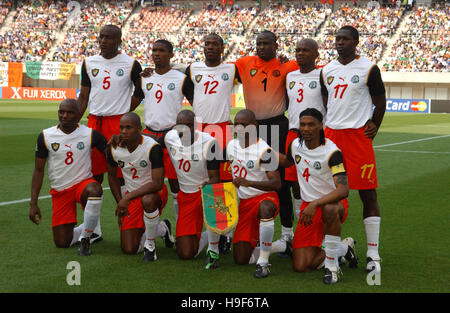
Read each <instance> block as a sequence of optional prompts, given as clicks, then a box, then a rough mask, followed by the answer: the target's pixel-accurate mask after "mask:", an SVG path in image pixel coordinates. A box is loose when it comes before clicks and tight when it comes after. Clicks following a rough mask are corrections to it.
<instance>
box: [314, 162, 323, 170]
mask: <svg viewBox="0 0 450 313" xmlns="http://www.w3.org/2000/svg"><path fill="white" fill-rule="evenodd" d="M313 166H314V168H315V169H316V170H320V169H321V168H322V166H321V165H320V162H319V161H316V162H314V165H313Z"/></svg>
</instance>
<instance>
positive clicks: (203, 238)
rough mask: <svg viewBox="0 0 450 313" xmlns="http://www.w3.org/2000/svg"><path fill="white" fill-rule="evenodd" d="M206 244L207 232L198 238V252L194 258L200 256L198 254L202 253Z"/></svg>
mask: <svg viewBox="0 0 450 313" xmlns="http://www.w3.org/2000/svg"><path fill="white" fill-rule="evenodd" d="M207 243H208V232H207V231H204V232H203V233H202V234H201V236H200V240H199V241H198V251H197V254H196V255H195V258H196V257H197V256H198V255H199V254H200V252H202V251H203V249H204V248H205V246H206V244H207Z"/></svg>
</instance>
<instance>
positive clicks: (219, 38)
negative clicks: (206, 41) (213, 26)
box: [204, 33, 223, 46]
mask: <svg viewBox="0 0 450 313" xmlns="http://www.w3.org/2000/svg"><path fill="white" fill-rule="evenodd" d="M206 37H215V38H217V39H218V40H219V42H220V44H221V45H222V46H223V38H222V37H220V35H218V34H216V33H210V34H208V35H206V36H205V37H204V38H206Z"/></svg>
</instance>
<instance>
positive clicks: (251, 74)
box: [250, 68, 258, 77]
mask: <svg viewBox="0 0 450 313" xmlns="http://www.w3.org/2000/svg"><path fill="white" fill-rule="evenodd" d="M256 73H258V70H257V69H256V68H252V69H251V70H250V76H251V77H253V76H255V75H256Z"/></svg>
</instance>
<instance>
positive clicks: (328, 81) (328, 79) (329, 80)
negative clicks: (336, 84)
mask: <svg viewBox="0 0 450 313" xmlns="http://www.w3.org/2000/svg"><path fill="white" fill-rule="evenodd" d="M333 80H334V76H328V78H327V83H328V85H331V83H332V82H333Z"/></svg>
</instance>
